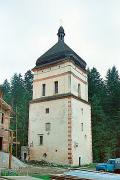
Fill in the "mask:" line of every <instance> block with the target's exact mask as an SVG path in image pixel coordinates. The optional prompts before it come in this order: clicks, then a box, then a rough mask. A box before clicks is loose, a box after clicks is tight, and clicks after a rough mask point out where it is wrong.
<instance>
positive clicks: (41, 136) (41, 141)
mask: <svg viewBox="0 0 120 180" xmlns="http://www.w3.org/2000/svg"><path fill="white" fill-rule="evenodd" d="M39 145H43V134H40V135H39Z"/></svg>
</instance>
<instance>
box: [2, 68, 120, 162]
mask: <svg viewBox="0 0 120 180" xmlns="http://www.w3.org/2000/svg"><path fill="white" fill-rule="evenodd" d="M87 71H88V84H89V86H88V94H89V103H90V104H91V118H92V144H93V160H94V162H103V161H106V160H107V159H108V158H115V157H120V76H119V72H118V70H117V68H116V67H115V66H113V67H112V68H111V69H108V71H107V72H106V77H105V78H104V79H103V78H102V77H101V75H100V73H99V72H98V71H97V69H96V68H94V67H93V68H92V69H88V70H87ZM32 81H33V74H32V72H31V71H30V70H28V71H27V72H26V73H25V74H24V77H23V76H22V75H21V74H17V73H15V74H14V75H13V77H12V78H11V80H10V82H9V81H8V80H7V79H6V80H5V81H4V83H3V89H4V100H5V101H6V102H7V103H8V104H10V105H11V106H12V111H13V112H12V114H11V123H10V128H11V129H13V130H16V122H17V140H18V141H19V142H20V145H18V157H20V147H21V146H24V145H26V146H27V145H28V119H29V102H30V101H31V100H32ZM13 153H14V154H15V147H13Z"/></svg>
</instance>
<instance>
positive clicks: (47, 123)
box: [29, 26, 92, 165]
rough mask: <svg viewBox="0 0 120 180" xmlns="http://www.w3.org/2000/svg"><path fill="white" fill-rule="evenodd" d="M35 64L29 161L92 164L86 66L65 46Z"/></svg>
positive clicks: (61, 43) (60, 43) (58, 45)
mask: <svg viewBox="0 0 120 180" xmlns="http://www.w3.org/2000/svg"><path fill="white" fill-rule="evenodd" d="M57 36H58V42H57V43H56V44H55V45H54V46H53V47H52V48H50V49H49V50H48V51H47V52H46V53H44V54H43V55H42V56H41V57H40V58H38V60H37V61H36V66H35V67H34V68H33V71H34V81H33V100H32V101H31V102H30V108H29V147H30V160H37V161H40V160H45V161H48V162H53V163H57V164H70V165H84V164H89V163H91V162H92V136H91V107H90V104H89V102H88V80H87V72H86V62H85V61H84V60H83V59H82V58H81V57H80V56H78V55H77V54H76V53H75V52H74V51H73V50H72V49H71V48H70V47H68V46H67V45H66V43H65V42H64V36H65V32H64V29H63V27H62V26H61V27H60V28H59V30H58V33H57Z"/></svg>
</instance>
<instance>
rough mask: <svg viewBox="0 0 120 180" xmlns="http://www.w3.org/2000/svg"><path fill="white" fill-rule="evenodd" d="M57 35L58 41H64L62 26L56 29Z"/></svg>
mask: <svg viewBox="0 0 120 180" xmlns="http://www.w3.org/2000/svg"><path fill="white" fill-rule="evenodd" d="M57 35H58V41H64V36H65V33H64V29H63V27H62V26H60V28H59V29H58V33H57Z"/></svg>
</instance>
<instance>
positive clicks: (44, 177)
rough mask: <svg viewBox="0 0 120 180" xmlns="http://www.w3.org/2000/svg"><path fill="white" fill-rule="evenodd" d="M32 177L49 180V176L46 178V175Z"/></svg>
mask: <svg viewBox="0 0 120 180" xmlns="http://www.w3.org/2000/svg"><path fill="white" fill-rule="evenodd" d="M32 177H35V178H39V179H44V180H50V176H48V175H41V176H39V175H34V176H32Z"/></svg>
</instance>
